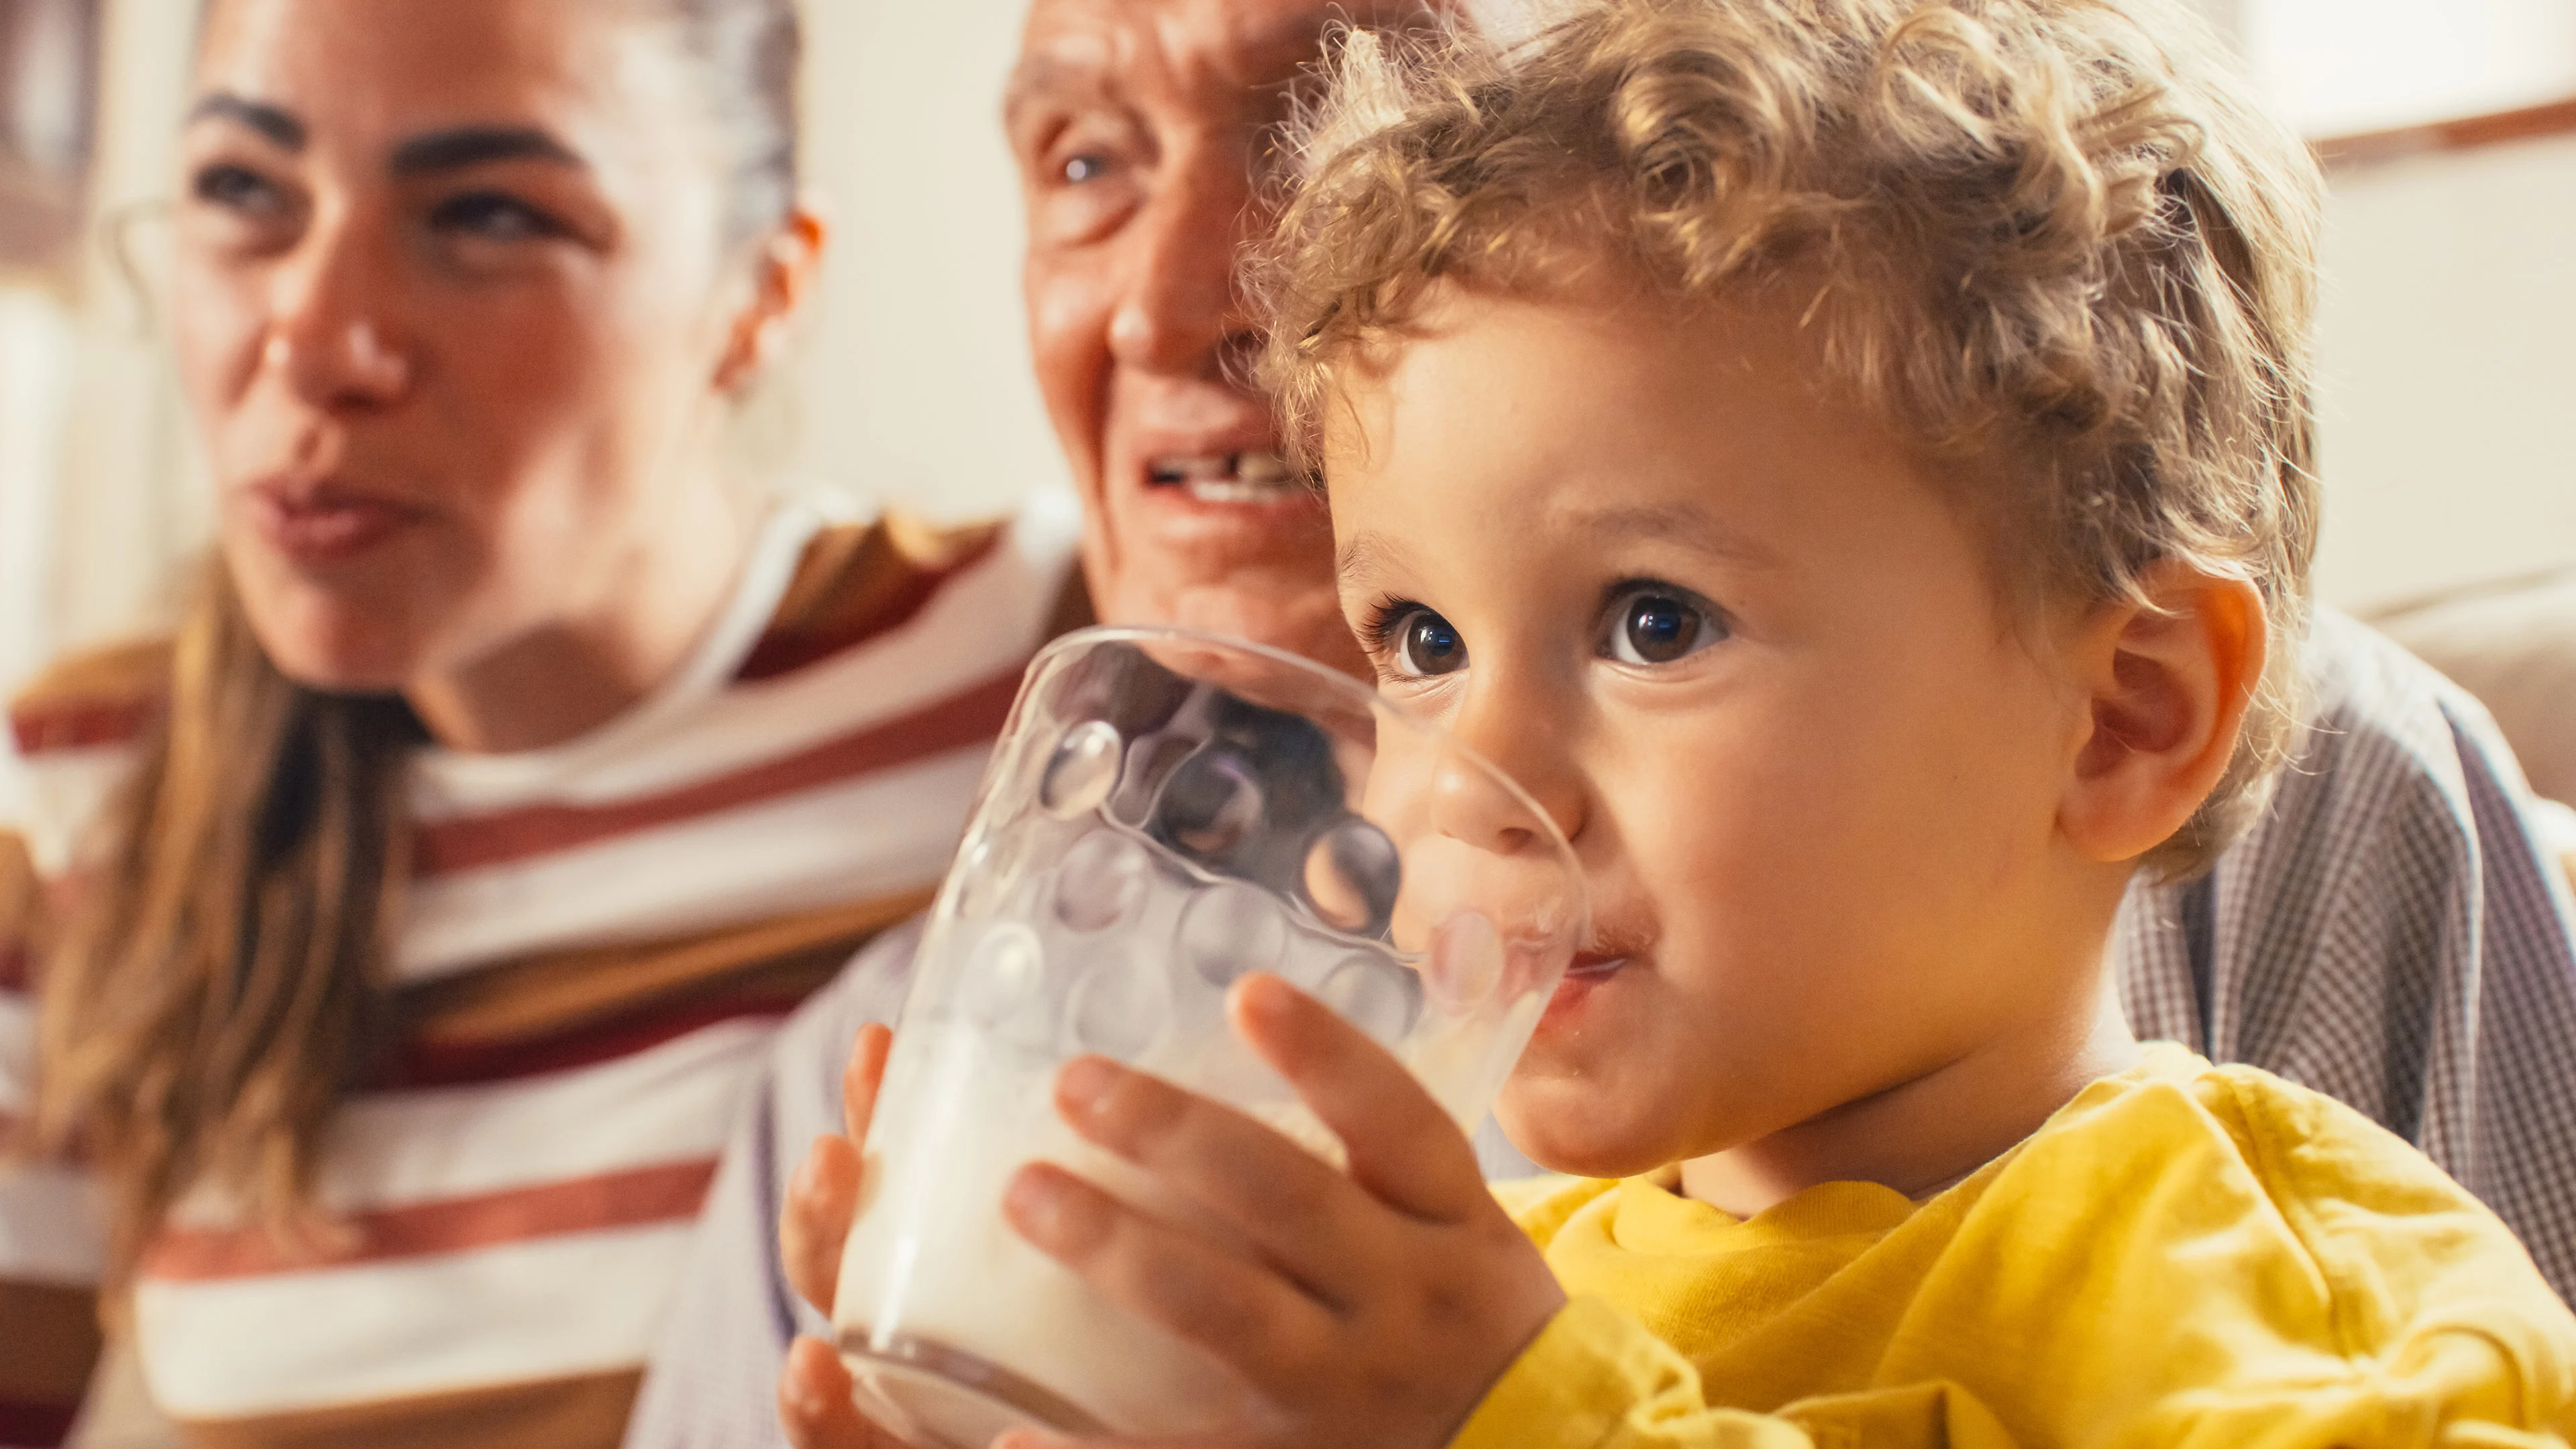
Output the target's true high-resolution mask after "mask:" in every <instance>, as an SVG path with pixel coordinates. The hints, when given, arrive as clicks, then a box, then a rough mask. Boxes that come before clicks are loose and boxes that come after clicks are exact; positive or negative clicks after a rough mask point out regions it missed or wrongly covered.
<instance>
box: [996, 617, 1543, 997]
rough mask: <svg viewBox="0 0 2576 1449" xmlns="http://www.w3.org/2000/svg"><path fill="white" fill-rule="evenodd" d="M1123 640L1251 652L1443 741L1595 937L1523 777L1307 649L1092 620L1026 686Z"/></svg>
mask: <svg viewBox="0 0 2576 1449" xmlns="http://www.w3.org/2000/svg"><path fill="white" fill-rule="evenodd" d="M1120 643H1126V644H1146V643H1170V644H1186V645H1193V646H1198V647H1203V648H1214V649H1220V650H1224V651H1226V652H1228V653H1232V654H1244V655H1250V656H1252V657H1253V658H1256V659H1260V660H1264V661H1266V662H1268V663H1271V664H1277V665H1282V666H1285V667H1287V668H1289V669H1292V670H1295V671H1297V672H1298V673H1301V674H1303V675H1305V676H1306V677H1307V678H1309V679H1310V680H1313V681H1315V682H1317V683H1320V684H1322V685H1323V686H1324V687H1325V688H1327V689H1329V690H1331V691H1334V692H1336V693H1338V694H1340V695H1342V696H1343V697H1344V698H1345V700H1346V701H1348V702H1350V703H1353V704H1357V705H1361V706H1364V707H1366V708H1367V710H1368V711H1369V714H1370V716H1371V717H1372V718H1377V717H1384V718H1388V719H1392V720H1394V721H1396V722H1397V724H1398V725H1400V726H1401V727H1402V728H1405V729H1409V730H1413V731H1416V732H1417V733H1419V734H1421V735H1424V736H1426V737H1429V738H1432V739H1435V740H1437V741H1439V742H1440V744H1441V746H1442V747H1443V748H1445V749H1448V750H1450V751H1453V752H1455V753H1456V754H1457V756H1458V757H1459V758H1460V759H1463V760H1465V761H1467V762H1468V763H1469V764H1471V765H1473V766H1475V768H1476V769H1477V771H1478V772H1480V773H1481V774H1483V775H1484V777H1485V778H1486V779H1487V780H1489V781H1491V782H1492V783H1494V784H1496V785H1499V786H1501V787H1502V789H1503V793H1504V794H1505V796H1507V797H1508V798H1509V799H1510V800H1511V802H1512V803H1513V804H1514V805H1515V806H1517V807H1519V808H1520V810H1521V811H1522V812H1523V813H1524V814H1526V815H1527V816H1528V817H1529V818H1530V819H1531V820H1533V821H1535V822H1537V825H1538V828H1539V831H1540V839H1541V840H1543V841H1544V842H1546V844H1547V846H1548V849H1549V851H1550V853H1551V854H1553V855H1554V856H1555V857H1556V862H1557V865H1558V867H1559V868H1560V869H1562V870H1563V871H1564V872H1565V873H1566V875H1567V877H1568V878H1570V879H1571V880H1572V881H1573V883H1574V904H1575V910H1576V912H1577V919H1576V921H1575V927H1576V929H1575V931H1574V948H1575V949H1576V950H1578V951H1580V950H1581V949H1582V948H1583V946H1584V944H1585V943H1586V942H1588V941H1589V940H1590V939H1591V936H1592V887H1591V883H1590V882H1588V881H1586V880H1585V879H1584V878H1583V865H1582V862H1581V861H1579V860H1577V859H1576V858H1575V855H1574V846H1573V844H1572V843H1571V842H1569V841H1568V840H1567V839H1566V838H1565V832H1564V831H1562V830H1560V829H1558V828H1557V824H1556V821H1555V820H1554V819H1553V818H1552V817H1550V816H1549V814H1548V813H1547V811H1546V810H1545V809H1544V808H1542V807H1541V806H1540V805H1539V803H1538V801H1537V800H1536V799H1535V798H1533V797H1532V796H1531V794H1530V793H1529V791H1528V790H1526V789H1524V788H1522V786H1521V782H1520V781H1518V780H1515V779H1513V778H1512V776H1511V772H1510V771H1508V770H1505V769H1504V768H1503V767H1502V766H1500V765H1497V764H1495V763H1494V762H1493V761H1491V760H1489V759H1486V758H1485V757H1484V756H1483V755H1482V754H1480V753H1478V752H1477V750H1476V749H1475V747H1474V746H1472V745H1469V744H1468V743H1466V742H1465V741H1463V740H1461V739H1459V738H1458V736H1457V734H1456V732H1455V731H1453V730H1451V729H1449V728H1448V727H1447V726H1446V725H1443V724H1441V723H1439V722H1438V721H1436V720H1430V719H1425V718H1423V717H1422V716H1420V715H1418V714H1414V713H1412V712H1410V711H1408V710H1406V709H1404V708H1402V707H1401V706H1399V705H1397V704H1396V702H1395V701H1394V700H1391V699H1389V698H1387V697H1386V695H1385V694H1384V693H1383V692H1381V691H1379V690H1376V689H1372V688H1370V687H1369V686H1368V685H1366V684H1363V683H1361V682H1360V681H1359V680H1357V679H1354V678H1352V677H1351V676H1350V675H1347V674H1344V673H1343V672H1342V671H1340V670H1338V669H1335V668H1333V667H1332V666H1331V665H1328V664H1321V663H1318V662H1316V661H1315V660H1312V659H1309V658H1307V657H1306V656H1305V655H1303V654H1299V653H1296V652H1294V651H1292V650H1287V649H1282V648H1279V647H1278V646H1276V645H1273V644H1262V643H1258V642H1256V641H1254V640H1250V639H1242V638H1237V637H1235V636H1234V635H1231V634H1218V633H1213V632H1210V631H1208V630H1205V629H1186V628H1182V627H1180V626H1178V625H1172V624H1092V625H1086V626H1085V627H1083V628H1080V629H1076V630H1073V631H1072V632H1070V633H1066V634H1059V635H1057V636H1056V637H1055V638H1053V639H1051V640H1049V641H1047V643H1046V646H1045V647H1044V648H1041V649H1040V650H1038V652H1037V653H1036V654H1034V655H1032V656H1031V657H1030V659H1029V663H1028V668H1027V671H1026V672H1025V674H1023V676H1022V680H1023V684H1022V688H1023V689H1026V688H1027V687H1028V686H1030V685H1033V684H1035V683H1036V682H1037V680H1038V677H1039V675H1040V673H1041V671H1042V670H1043V669H1044V667H1045V666H1046V665H1048V664H1049V663H1051V662H1052V661H1053V660H1054V659H1055V658H1056V657H1057V656H1058V655H1064V654H1073V653H1076V652H1079V651H1081V650H1084V649H1087V648H1090V647H1093V646H1096V645H1101V644H1120ZM1211 682H1214V681H1211Z"/></svg>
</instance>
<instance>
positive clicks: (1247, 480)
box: [1145, 449, 1302, 503]
mask: <svg viewBox="0 0 2576 1449" xmlns="http://www.w3.org/2000/svg"><path fill="white" fill-rule="evenodd" d="M1145 472H1146V477H1147V478H1148V479H1150V480H1151V481H1153V482H1155V483H1157V484H1178V485H1180V486H1181V487H1184V488H1187V489H1188V490H1189V493H1190V496H1191V497H1192V498H1195V499H1198V500H1199V501H1200V502H1202V503H1266V502H1269V501H1270V500H1272V499H1275V498H1278V497H1280V496H1282V495H1284V494H1288V493H1292V492H1295V491H1297V490H1298V489H1299V488H1300V487H1301V486H1302V483H1301V480H1300V479H1299V478H1298V477H1297V475H1296V474H1295V472H1293V471H1292V470H1291V469H1290V468H1289V467H1288V460H1287V459H1285V458H1282V457H1280V456H1279V455H1278V454H1277V453H1273V452H1269V451H1266V450H1262V449H1249V450H1246V451H1244V452H1240V453H1208V454H1202V455H1199V456H1196V457H1180V458H1157V459H1155V460H1154V462H1153V463H1152V465H1151V466H1149V467H1148V468H1147V469H1146V470H1145Z"/></svg>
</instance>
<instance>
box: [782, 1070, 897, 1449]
mask: <svg viewBox="0 0 2576 1449" xmlns="http://www.w3.org/2000/svg"><path fill="white" fill-rule="evenodd" d="M893 1045H894V1033H892V1032H890V1031H888V1030H886V1029H885V1028H884V1027H882V1026H873V1025H871V1026H863V1027H861V1028H859V1039H858V1040H857V1041H856V1042H854V1043H852V1044H851V1046H850V1064H849V1066H848V1067H847V1068H846V1069H844V1070H843V1072H842V1074H841V1116H842V1120H843V1121H844V1122H846V1123H847V1124H848V1133H847V1135H846V1136H841V1137H817V1138H815V1139H814V1145H813V1146H812V1147H810V1148H808V1149H807V1150H806V1153H805V1161H804V1163H803V1164H802V1165H800V1166H799V1167H798V1168H797V1169H796V1176H795V1178H794V1179H793V1180H792V1181H790V1183H789V1184H788V1188H787V1201H786V1203H785V1204H784V1205H783V1206H782V1207H781V1208H780V1209H779V1213H778V1249H779V1260H780V1262H781V1263H782V1265H783V1266H784V1267H785V1268H786V1270H787V1281H788V1282H789V1283H791V1284H793V1285H794V1286H795V1289H796V1291H797V1292H798V1293H799V1294H801V1295H802V1296H803V1297H804V1299H805V1301H806V1302H808V1303H811V1304H813V1305H814V1307H815V1308H816V1309H817V1310H819V1311H820V1312H821V1313H822V1314H823V1315H824V1316H825V1317H827V1318H828V1317H830V1316H831V1313H832V1297H833V1293H834V1291H835V1290H836V1289H837V1288H838V1286H839V1284H840V1278H841V1244H842V1243H843V1242H844V1241H846V1240H847V1239H848V1238H849V1236H850V1220H851V1218H853V1217H854V1216H856V1215H857V1212H858V1206H859V1163H860V1155H859V1150H860V1148H861V1147H862V1146H863V1145H864V1144H865V1143H866V1142H867V1138H868V1119H869V1118H870V1117H872V1116H874V1115H875V1114H876V1106H877V1088H878V1086H879V1085H880V1084H882V1082H883V1081H884V1079H885V1064H886V1053H887V1052H888V1051H889V1050H891V1049H892V1047H893ZM778 1418H779V1422H780V1423H781V1424H782V1425H783V1426H784V1427H785V1428H786V1430H787V1441H788V1442H789V1443H790V1444H793V1445H795V1446H796V1449H901V1445H902V1442H903V1441H901V1440H899V1439H897V1438H895V1437H894V1436H893V1435H891V1434H888V1433H886V1432H885V1431H884V1430H882V1429H879V1428H876V1427H875V1426H873V1425H871V1424H869V1423H868V1421H867V1420H865V1419H863V1418H861V1417H860V1416H859V1411H858V1406H857V1404H856V1403H855V1401H853V1400H852V1399H851V1397H850V1371H849V1369H848V1367H847V1366H845V1365H844V1364H843V1363H842V1362H841V1356H840V1355H839V1354H838V1353H836V1352H834V1351H833V1349H832V1346H831V1345H830V1344H828V1343H825V1342H823V1341H822V1340H820V1339H815V1338H800V1339H798V1340H796V1341H795V1342H794V1343H793V1344H790V1345H789V1346H788V1351H787V1366H786V1367H785V1368H784V1369H782V1370H781V1371H780V1372H779V1377H778Z"/></svg>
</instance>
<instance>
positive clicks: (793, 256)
mask: <svg viewBox="0 0 2576 1449" xmlns="http://www.w3.org/2000/svg"><path fill="white" fill-rule="evenodd" d="M831 237H832V229H831V227H830V225H829V224H828V223H826V222H825V221H824V220H823V217H822V214H821V212H820V211H818V210H817V209H816V206H815V202H814V199H813V198H812V197H810V196H807V197H799V198H798V199H797V204H796V207H795V209H794V210H792V211H790V212H788V214H787V215H786V217H785V218H783V219H782V220H781V221H780V222H779V223H778V226H777V228H776V229H775V230H773V231H772V232H771V233H770V234H769V235H768V236H767V237H766V238H764V239H763V240H762V241H761V244H760V250H759V252H758V253H757V254H756V255H754V256H753V258H752V259H751V265H752V294H751V302H750V305H748V306H746V307H744V308H743V309H742V313H741V315H739V316H738V317H736V318H735V319H734V325H733V333H732V335H731V336H730V337H729V338H728V339H727V340H726V344H725V350H724V356H723V357H722V358H721V359H720V360H719V361H718V362H717V364H716V386H717V387H719V388H722V389H723V390H724V391H726V392H729V393H739V392H742V391H743V390H744V389H746V388H748V387H750V386H751V384H752V383H753V382H754V381H755V380H757V379H758V378H759V376H760V375H761V373H763V372H764V371H766V370H767V369H768V367H769V365H770V363H772V362H773V361H775V360H776V359H777V357H778V354H779V352H780V351H781V350H783V349H784V348H785V347H786V345H787V339H788V337H789V336H790V335H791V333H792V332H793V330H794V327H795V322H796V318H797V315H798V314H799V313H800V312H802V311H803V310H804V307H805V301H806V298H808V297H810V296H811V295H813V291H814V281H815V278H816V277H817V276H818V275H820V273H821V272H822V268H823V251H824V248H825V247H826V246H828V245H829V244H830V242H831Z"/></svg>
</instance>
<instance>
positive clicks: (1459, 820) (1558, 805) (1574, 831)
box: [1432, 680, 1584, 852]
mask: <svg viewBox="0 0 2576 1449" xmlns="http://www.w3.org/2000/svg"><path fill="white" fill-rule="evenodd" d="M1496 682H1499V681H1496ZM1478 683H1479V684H1480V685H1481V684H1487V683H1488V681H1485V680H1480V681H1478ZM1518 693H1523V692H1520V691H1511V690H1507V689H1502V688H1485V689H1480V690H1477V691H1474V692H1472V693H1471V694H1470V696H1469V698H1468V699H1467V701H1466V702H1465V704H1464V706H1463V707H1462V708H1461V709H1460V710H1459V711H1458V712H1457V713H1456V714H1455V715H1453V716H1452V717H1451V718H1450V720H1449V729H1450V736H1451V738H1453V739H1455V740H1456V741H1457V742H1458V743H1459V744H1461V745H1463V746H1465V747H1466V748H1467V749H1468V750H1469V751H1471V752H1473V753H1474V754H1475V755H1476V756H1477V757H1478V758H1480V759H1482V760H1483V761H1484V762H1485V763H1486V764H1488V765H1491V766H1492V767H1493V768H1494V769H1496V770H1498V771H1500V772H1501V773H1502V776H1503V778H1504V780H1505V781H1508V782H1509V783H1508V785H1498V784H1496V783H1494V782H1492V781H1491V780H1490V779H1488V778H1487V777H1484V776H1483V775H1481V774H1480V773H1479V772H1477V771H1475V770H1474V769H1473V768H1472V767H1471V766H1469V764H1468V763H1467V761H1465V760H1464V759H1457V760H1444V761H1443V762H1442V763H1443V768H1442V770H1441V773H1440V777H1439V779H1438V781H1437V783H1436V784H1435V785H1434V787H1433V796H1432V799H1433V809H1434V810H1435V811H1437V812H1438V815H1437V823H1438V825H1439V829H1440V831H1441V833H1443V834H1445V835H1450V836H1453V837H1455V838H1457V839H1460V840H1463V841H1467V842H1469V843H1471V844H1474V845H1477V846H1478V847H1479V848H1481V849H1487V850H1494V851H1497V852H1508V851H1511V850H1520V849H1526V848H1528V847H1529V846H1530V844H1531V843H1532V838H1533V837H1536V836H1539V835H1542V834H1544V833H1545V830H1544V828H1543V827H1541V826H1540V825H1539V822H1540V821H1541V820H1545V821H1546V822H1547V824H1549V825H1553V826H1554V827H1555V828H1556V832H1557V833H1558V834H1560V835H1562V836H1564V837H1565V839H1566V841H1567V842H1568V843H1571V842H1573V841H1574V840H1575V839H1576V837H1577V836H1579V835H1580V834H1581V833H1582V830H1583V814H1584V811H1583V788H1582V783H1581V781H1580V780H1579V779H1578V778H1576V773H1575V771H1574V770H1573V768H1572V766H1571V761H1570V760H1569V758H1568V756H1567V754H1566V752H1565V750H1564V748H1563V745H1564V742H1565V729H1564V727H1563V724H1562V722H1561V721H1558V720H1556V719H1555V718H1553V716H1552V715H1550V714H1549V713H1548V712H1547V711H1546V710H1544V709H1542V708H1539V707H1538V702H1537V701H1535V700H1530V699H1526V698H1517V697H1515V695H1516V694H1518Z"/></svg>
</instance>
